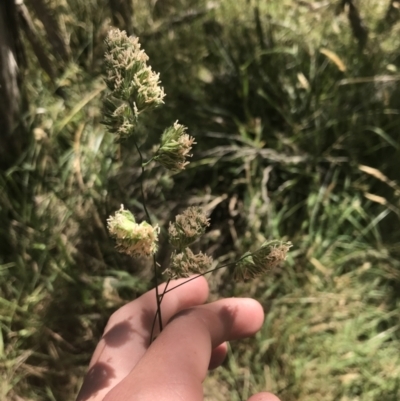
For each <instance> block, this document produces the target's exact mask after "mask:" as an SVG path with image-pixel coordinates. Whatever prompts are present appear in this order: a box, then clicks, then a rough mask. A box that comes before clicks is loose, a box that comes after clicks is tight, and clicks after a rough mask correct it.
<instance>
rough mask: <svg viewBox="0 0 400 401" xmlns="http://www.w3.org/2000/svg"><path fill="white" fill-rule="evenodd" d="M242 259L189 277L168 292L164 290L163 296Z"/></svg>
mask: <svg viewBox="0 0 400 401" xmlns="http://www.w3.org/2000/svg"><path fill="white" fill-rule="evenodd" d="M242 259H243V257H241V258H240V259H238V260H236V261H235V262H230V263H225V264H224V265H222V266H218V267H216V268H214V269H211V270H207V271H206V272H204V273H200V274H198V275H197V276H194V277H191V278H190V279H188V280H186V281H184V282H183V283H181V284H178V285H176V286H175V287H172V288H170V289H169V290H168V291H166V290H164V292H163V295H165V294H168V293H169V292H170V291H172V290H175V288H178V287H180V286H181V285H184V284H187V283H189V282H190V281H192V280H195V279H196V278H199V277H201V276H205V275H206V274H208V273H212V272H215V271H217V270H219V269H222V268H224V267H228V266H231V265H235V264H236V263H239V262H240V261H241V260H242Z"/></svg>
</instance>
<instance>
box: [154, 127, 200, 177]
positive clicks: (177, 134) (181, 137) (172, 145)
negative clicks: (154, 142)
mask: <svg viewBox="0 0 400 401" xmlns="http://www.w3.org/2000/svg"><path fill="white" fill-rule="evenodd" d="M186 129H187V128H186V127H185V126H184V125H182V124H178V121H176V122H175V123H174V125H173V126H171V127H168V128H167V129H165V130H164V132H163V134H162V136H161V145H160V147H159V149H158V150H157V153H156V155H155V156H154V160H157V161H158V162H159V163H160V164H161V165H162V166H164V167H165V168H166V169H168V170H171V171H173V172H178V171H180V170H184V169H185V167H186V166H187V165H188V164H189V161H187V158H188V157H192V154H191V153H190V151H191V150H192V146H193V145H194V144H195V143H196V142H195V139H194V138H193V137H192V136H189V135H188V134H187V133H186Z"/></svg>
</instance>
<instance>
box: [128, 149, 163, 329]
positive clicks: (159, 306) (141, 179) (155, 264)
mask: <svg viewBox="0 0 400 401" xmlns="http://www.w3.org/2000/svg"><path fill="white" fill-rule="evenodd" d="M134 144H135V147H136V150H137V151H138V153H139V157H140V165H141V168H142V174H140V190H141V192H142V204H143V208H144V211H145V213H146V216H147V220H148V222H149V224H150V225H152V223H151V217H150V213H149V211H148V210H147V206H146V197H145V195H144V189H143V180H144V165H143V156H142V152H141V151H140V149H139V146H138V145H137V143H136V141H134ZM153 267H154V283H155V287H156V301H157V314H158V325H159V328H160V332H161V331H162V329H163V324H162V316H161V302H160V294H159V292H158V277H157V273H158V272H157V261H156V256H155V255H153Z"/></svg>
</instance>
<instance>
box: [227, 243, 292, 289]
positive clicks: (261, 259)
mask: <svg viewBox="0 0 400 401" xmlns="http://www.w3.org/2000/svg"><path fill="white" fill-rule="evenodd" d="M291 247H292V244H291V242H282V241H270V242H266V243H265V244H263V245H262V246H261V248H259V249H258V250H257V251H255V252H253V253H250V252H247V253H245V254H244V255H243V256H242V257H241V258H240V259H239V261H238V262H237V264H236V266H235V270H234V278H235V280H237V281H242V280H247V279H252V278H255V277H259V276H261V275H262V274H264V273H266V272H268V271H271V270H272V269H273V268H274V267H276V266H278V265H279V263H280V262H282V261H283V260H285V259H286V255H287V253H288V251H289V249H290V248H291Z"/></svg>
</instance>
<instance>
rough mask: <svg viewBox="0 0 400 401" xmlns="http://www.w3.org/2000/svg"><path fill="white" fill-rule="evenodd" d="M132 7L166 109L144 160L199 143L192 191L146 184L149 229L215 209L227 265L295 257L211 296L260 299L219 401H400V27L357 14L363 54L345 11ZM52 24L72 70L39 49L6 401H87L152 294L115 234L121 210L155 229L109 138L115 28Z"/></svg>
mask: <svg viewBox="0 0 400 401" xmlns="http://www.w3.org/2000/svg"><path fill="white" fill-rule="evenodd" d="M132 4H133V10H134V16H133V29H134V32H135V33H136V34H137V35H138V36H139V37H140V38H141V42H142V44H143V47H144V48H145V49H146V52H147V53H148V54H149V56H150V61H151V64H152V66H153V68H154V69H155V70H156V71H158V72H160V74H161V79H162V83H163V85H164V86H165V91H166V93H167V97H166V99H165V101H166V105H165V107H163V108H161V109H159V110H156V111H155V112H154V114H152V115H151V116H149V117H148V118H147V119H144V120H143V122H142V127H141V128H140V130H141V131H140V132H141V134H142V135H143V141H142V142H143V145H142V146H143V149H144V152H145V154H146V153H147V154H150V151H151V149H152V147H153V146H154V144H155V143H157V140H158V137H159V135H160V133H161V132H162V130H163V128H164V127H165V126H166V125H167V124H170V123H171V122H173V121H175V120H176V119H179V120H180V122H182V123H183V124H185V125H187V126H188V127H189V129H190V133H191V134H192V135H194V136H195V137H196V139H197V142H198V145H197V146H196V149H195V155H194V158H193V162H192V163H191V164H190V165H189V166H188V169H187V171H186V172H185V173H183V174H180V175H177V176H174V177H173V180H172V179H171V177H166V176H165V175H164V174H165V173H164V172H163V171H162V170H160V169H158V168H156V167H155V168H154V170H152V173H151V175H149V176H148V180H147V182H146V188H145V189H146V195H147V197H148V203H149V208H150V210H151V212H152V214H154V217H155V218H156V219H157V220H158V221H159V223H160V225H165V224H166V222H167V221H168V219H170V218H171V216H173V214H174V213H175V212H176V211H177V210H180V209H181V208H182V207H183V206H185V205H188V204H193V203H196V204H197V203H200V204H203V206H204V207H206V208H207V209H208V210H209V211H210V212H211V219H212V223H213V224H212V229H213V230H214V231H211V232H210V234H209V235H208V236H207V238H206V241H205V243H204V246H205V247H206V249H207V250H208V251H209V252H212V253H213V255H215V258H216V259H218V260H220V261H229V260H232V259H234V258H235V256H237V255H239V254H241V253H242V252H244V251H246V250H248V249H254V248H256V247H257V246H258V245H259V244H260V243H262V242H263V241H264V240H265V239H273V238H284V239H286V240H291V241H292V242H293V243H294V247H293V251H292V252H291V253H290V256H289V258H288V261H287V263H286V264H285V265H283V266H282V267H281V268H280V269H277V270H276V271H275V272H274V273H273V274H271V275H270V276H268V277H265V278H263V279H261V280H259V281H257V282H255V283H245V284H234V283H232V282H231V280H230V277H229V272H222V273H218V274H216V275H215V277H212V278H210V285H211V287H212V289H213V295H212V297H220V296H231V295H234V296H252V297H255V298H256V299H258V300H259V301H260V302H261V303H262V304H263V306H264V307H265V310H266V322H265V325H264V327H263V329H262V331H261V332H260V333H259V334H258V335H257V336H256V338H254V339H249V340H247V341H243V342H240V343H235V344H232V351H231V352H230V355H229V358H228V360H227V361H226V362H225V364H224V365H223V367H222V368H220V369H218V370H216V371H215V372H213V373H212V374H211V375H210V377H209V378H208V379H207V381H206V398H207V399H209V400H220V399H221V400H222V399H227V398H229V399H232V400H243V399H246V397H247V396H248V395H249V394H251V393H253V392H255V391H262V390H266V389H267V390H270V391H274V392H276V393H278V395H279V396H280V397H281V398H282V400H285V401H290V400H314V399H315V400H317V399H321V398H323V399H326V400H343V401H345V400H360V401H361V400H362V401H364V400H366V401H368V400H381V399H385V400H398V399H399V398H400V370H399V366H400V363H399V362H400V361H399V356H398V355H399V353H398V350H399V346H400V330H399V320H398V313H399V294H400V270H399V254H400V246H399V241H400V229H399V215H400V186H399V185H400V151H399V147H400V129H399V127H400V103H399V99H400V97H399V95H400V53H399V48H400V43H399V42H400V24H399V22H397V23H393V24H386V25H385V24H384V17H385V12H386V10H387V7H388V5H389V2H388V1H383V0H374V1H372V0H370V1H366V2H363V3H362V4H361V3H360V4H359V5H358V9H359V11H360V15H361V18H362V21H363V23H364V24H365V25H366V26H367V27H368V41H367V43H366V45H365V47H364V48H363V49H360V46H359V44H358V42H357V39H356V38H355V37H354V36H353V34H352V30H351V26H350V23H349V20H348V18H347V15H346V13H345V12H343V13H339V14H338V13H337V5H336V4H333V3H330V2H326V3H323V2H319V3H317V2H296V1H294V0H285V1H278V0H276V1H270V2H262V1H259V2H258V1H244V0H241V1H232V0H222V1H220V2H216V3H209V2H206V1H189V0H169V1H163V2H155V3H151V2H144V1H142V0H135V1H133V3H132ZM51 7H53V8H54V10H55V11H57V14H56V15H57V18H58V20H59V24H60V27H61V29H62V32H63V34H64V35H65V37H66V38H68V44H69V46H70V50H71V54H72V60H71V61H70V62H69V63H68V64H63V65H60V66H58V67H59V71H61V72H60V73H59V77H58V80H57V81H56V82H53V83H52V82H50V81H49V79H48V77H47V76H46V75H45V74H44V72H43V71H42V70H41V69H40V68H39V67H38V65H37V62H36V61H35V57H34V55H33V54H32V53H31V51H30V49H29V47H28V46H27V49H26V51H27V58H28V60H29V67H28V69H27V70H26V72H25V77H24V82H25V89H26V93H27V97H28V99H29V108H28V110H27V112H26V113H25V114H24V116H23V124H22V125H21V126H22V127H23V128H24V130H25V132H26V134H25V135H26V138H27V140H26V141H27V145H26V147H25V148H24V149H23V150H22V151H21V152H20V153H19V154H15V155H12V156H14V160H13V162H12V163H11V165H10V166H8V168H7V169H6V170H4V171H2V172H1V174H0V277H1V278H0V377H1V380H0V382H1V384H0V399H5V400H13V401H14V400H18V399H21V398H22V399H26V400H70V399H73V398H74V394H76V392H77V390H78V388H79V386H80V383H81V380H82V377H83V374H84V372H85V369H86V366H87V364H88V361H89V358H90V354H91V352H92V350H93V347H94V346H95V344H96V341H97V340H98V338H99V337H100V336H101V332H102V329H103V327H104V324H105V322H106V321H107V318H108V316H109V315H110V313H111V312H112V311H113V310H114V309H115V308H116V307H118V306H119V305H121V304H122V303H123V302H124V300H127V299H133V298H134V297H136V296H137V295H138V294H140V293H142V292H143V291H145V290H146V289H147V288H149V287H151V282H150V279H151V274H150V273H149V272H148V271H147V270H146V268H145V267H146V266H145V264H143V265H140V266H139V265H138V264H137V263H136V262H132V261H130V260H129V259H127V258H125V257H124V256H122V255H119V254H118V253H116V252H115V250H114V249H113V244H112V241H111V240H110V239H109V238H108V236H107V233H106V229H105V225H106V224H105V223H106V218H107V217H108V215H109V214H111V213H112V212H113V211H114V210H115V209H117V208H119V205H120V204H121V203H124V204H125V205H126V207H129V208H130V209H131V210H133V211H134V212H135V214H137V215H138V216H139V218H140V217H143V216H144V214H143V210H142V208H141V206H140V203H139V202H138V196H139V186H138V178H139V174H140V171H139V169H138V167H137V162H138V159H137V155H136V154H135V152H134V151H133V149H132V146H131V145H132V144H131V143H130V142H129V141H127V142H125V143H123V144H121V145H117V144H115V143H114V142H113V138H112V137H111V136H110V135H109V134H108V133H106V132H105V130H104V127H103V126H102V125H101V124H100V121H101V96H102V92H103V89H104V85H103V83H102V80H101V72H102V56H103V51H104V46H103V39H104V36H105V33H106V31H107V29H108V26H109V21H110V13H109V10H108V9H107V7H106V4H105V2H101V1H99V0H92V1H90V2H81V1H79V0H69V1H68V2H52V4H51ZM37 26H38V29H39V31H40V24H37ZM60 88H62V92H63V97H59V96H58V95H57V93H58V89H60ZM183 193H184V194H185V197H184V199H182V194H183ZM166 203H168V205H169V209H168V210H167V209H166V208H165V204H166ZM213 234H218V235H213ZM167 255H168V250H167V247H166V245H165V244H163V245H162V246H161V250H160V255H159V259H160V262H161V263H163V262H164V263H165V261H166V260H167V259H166V258H167ZM216 388H218V391H215V389H216Z"/></svg>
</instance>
